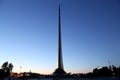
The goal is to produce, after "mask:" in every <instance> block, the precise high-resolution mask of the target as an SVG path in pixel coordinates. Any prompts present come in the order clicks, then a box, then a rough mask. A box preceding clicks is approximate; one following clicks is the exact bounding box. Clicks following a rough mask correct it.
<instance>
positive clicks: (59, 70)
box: [53, 5, 66, 77]
mask: <svg viewBox="0 0 120 80" xmlns="http://www.w3.org/2000/svg"><path fill="white" fill-rule="evenodd" d="M61 42H62V41H61V14H60V5H59V8H58V67H57V69H56V70H55V71H54V72H53V75H54V76H58V77H61V76H64V75H66V72H65V71H64V66H63V59H62V44H61Z"/></svg>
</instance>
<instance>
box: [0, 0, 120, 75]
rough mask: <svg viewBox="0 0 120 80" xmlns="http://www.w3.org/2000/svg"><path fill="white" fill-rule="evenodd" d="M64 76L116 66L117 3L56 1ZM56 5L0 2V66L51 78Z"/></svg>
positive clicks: (34, 0)
mask: <svg viewBox="0 0 120 80" xmlns="http://www.w3.org/2000/svg"><path fill="white" fill-rule="evenodd" d="M59 1H60V4H61V23H62V24H61V25H62V50H63V51H62V52H63V62H64V69H65V71H66V72H72V73H78V72H80V73H81V72H89V71H92V69H93V68H96V67H102V66H108V65H109V63H108V62H109V61H110V64H113V65H115V66H120V0H59ZM57 47H58V0H0V66H1V65H2V64H3V63H4V62H5V61H8V62H11V63H13V65H14V69H13V71H14V72H20V66H22V68H21V72H23V71H29V70H31V71H32V72H38V73H44V74H50V73H52V72H53V71H54V70H55V68H56V67H57V52H58V48H57Z"/></svg>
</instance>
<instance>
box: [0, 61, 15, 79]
mask: <svg viewBox="0 0 120 80" xmlns="http://www.w3.org/2000/svg"><path fill="white" fill-rule="evenodd" d="M12 69H13V64H12V63H8V62H5V63H3V65H2V66H1V69H0V78H4V77H9V76H10V75H11V73H12Z"/></svg>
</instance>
